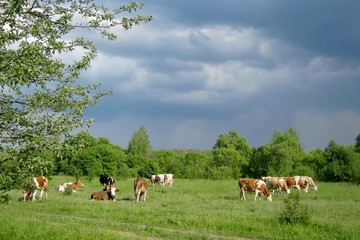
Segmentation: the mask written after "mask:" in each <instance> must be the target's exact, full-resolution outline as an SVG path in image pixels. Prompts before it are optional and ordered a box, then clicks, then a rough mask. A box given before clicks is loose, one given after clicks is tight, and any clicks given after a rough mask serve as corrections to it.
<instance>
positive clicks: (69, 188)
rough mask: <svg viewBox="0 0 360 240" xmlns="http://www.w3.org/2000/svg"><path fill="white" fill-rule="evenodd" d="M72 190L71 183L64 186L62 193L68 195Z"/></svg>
mask: <svg viewBox="0 0 360 240" xmlns="http://www.w3.org/2000/svg"><path fill="white" fill-rule="evenodd" d="M72 192H73V191H72V188H71V185H69V186H67V187H66V188H65V191H64V195H70V194H72Z"/></svg>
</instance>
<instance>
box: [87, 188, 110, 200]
mask: <svg viewBox="0 0 360 240" xmlns="http://www.w3.org/2000/svg"><path fill="white" fill-rule="evenodd" d="M115 192H116V188H115V187H114V186H111V187H109V189H108V190H107V191H101V192H94V193H93V194H91V196H90V198H91V199H92V200H103V201H105V200H112V201H116V200H115Z"/></svg>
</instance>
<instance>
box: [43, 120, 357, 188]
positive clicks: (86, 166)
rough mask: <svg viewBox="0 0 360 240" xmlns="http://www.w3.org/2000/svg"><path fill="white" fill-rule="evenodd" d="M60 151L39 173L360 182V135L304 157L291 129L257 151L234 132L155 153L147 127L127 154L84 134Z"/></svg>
mask: <svg viewBox="0 0 360 240" xmlns="http://www.w3.org/2000/svg"><path fill="white" fill-rule="evenodd" d="M68 149H69V150H68ZM73 149H78V151H74V150H73ZM60 152H61V155H58V156H54V155H53V154H52V153H51V152H47V151H44V152H42V156H37V157H39V158H46V159H52V161H49V162H47V163H46V166H42V167H41V166H38V169H39V170H43V172H39V173H38V174H47V175H57V174H58V175H61V174H65V175H71V176H76V177H83V176H86V177H88V178H89V179H92V178H96V177H97V176H98V175H99V174H101V173H106V174H108V175H112V176H117V177H119V178H129V177H136V176H143V177H145V176H146V175H147V174H158V173H173V174H174V175H175V177H176V178H186V179H213V180H222V179H237V178H239V177H251V178H260V177H261V176H294V175H305V176H311V177H313V178H314V179H316V180H321V181H337V182H338V181H346V182H355V183H360V134H359V135H358V137H357V138H356V139H355V142H354V144H353V145H350V146H344V145H339V144H337V143H336V142H335V141H334V140H331V141H330V142H329V144H328V146H327V147H326V148H325V149H320V148H317V149H313V150H311V151H309V152H306V151H304V149H303V148H302V146H301V144H300V143H299V137H298V134H297V132H296V130H295V129H294V128H293V127H291V128H289V130H288V131H286V132H284V133H283V132H280V131H278V130H275V132H274V134H273V136H272V139H271V140H270V141H269V142H268V143H266V144H264V145H262V146H260V147H258V148H252V147H251V146H250V145H249V144H248V142H247V140H246V138H245V137H242V136H240V135H239V133H238V132H237V131H235V130H231V131H229V132H228V133H222V134H220V135H219V137H218V138H217V139H216V142H215V145H214V146H213V148H212V149H211V150H207V151H200V150H196V149H169V150H167V149H163V150H157V151H156V150H153V149H152V147H151V144H150V141H149V136H148V134H147V131H146V129H145V127H144V126H141V127H140V128H139V130H138V131H136V132H135V133H134V134H133V137H132V139H131V140H130V141H129V145H128V149H123V148H121V147H120V146H118V145H115V144H112V143H111V142H110V141H109V140H108V139H107V138H105V137H99V138H94V137H92V136H91V135H90V134H89V133H88V132H85V131H84V132H80V133H78V134H76V135H74V136H72V137H71V138H70V139H69V140H67V141H66V142H64V143H63V145H62V149H61V151H60Z"/></svg>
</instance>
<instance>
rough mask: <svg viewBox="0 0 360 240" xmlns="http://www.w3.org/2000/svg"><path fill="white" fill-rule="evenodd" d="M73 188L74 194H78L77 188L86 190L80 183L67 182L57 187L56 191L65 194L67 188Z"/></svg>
mask: <svg viewBox="0 0 360 240" xmlns="http://www.w3.org/2000/svg"><path fill="white" fill-rule="evenodd" d="M69 186H71V189H72V191H73V192H76V189H77V188H84V184H82V183H81V182H80V181H76V182H66V183H63V184H60V185H59V186H56V187H55V190H56V191H59V192H65V188H67V187H69Z"/></svg>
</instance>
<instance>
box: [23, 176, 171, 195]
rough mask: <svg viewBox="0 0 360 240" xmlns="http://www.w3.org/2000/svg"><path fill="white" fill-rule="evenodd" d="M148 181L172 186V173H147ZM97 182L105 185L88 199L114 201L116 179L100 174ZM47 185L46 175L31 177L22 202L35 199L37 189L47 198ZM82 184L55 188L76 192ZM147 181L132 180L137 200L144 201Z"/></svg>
mask: <svg viewBox="0 0 360 240" xmlns="http://www.w3.org/2000/svg"><path fill="white" fill-rule="evenodd" d="M147 177H148V178H149V182H150V183H152V184H153V186H154V185H155V183H158V184H159V185H161V186H163V187H164V186H165V185H169V186H172V185H173V183H174V175H173V174H158V175H150V174H149V175H148V176H147ZM99 182H100V183H101V184H102V185H103V186H105V187H104V189H103V190H102V191H100V192H94V193H93V194H91V196H90V199H92V200H112V201H115V192H116V181H115V178H113V177H110V176H108V175H107V174H101V175H100V176H99ZM48 187H49V181H48V179H47V178H46V177H44V176H40V177H34V178H33V179H31V181H30V183H29V186H28V188H27V189H26V191H25V192H24V195H23V197H24V202H25V201H27V200H29V199H30V198H31V199H32V201H34V200H35V197H36V193H37V191H38V190H39V191H40V196H39V200H40V199H41V198H42V195H43V193H44V192H45V198H46V199H47V198H48ZM83 187H84V184H82V183H81V182H80V181H76V182H66V183H63V184H60V185H59V186H56V187H55V190H57V191H59V192H65V190H66V189H67V188H69V189H71V190H70V191H72V192H76V189H77V188H83ZM147 187H148V185H147V182H146V180H145V179H144V178H141V177H139V178H137V179H135V180H134V193H135V199H136V201H137V202H138V201H139V200H140V198H141V196H143V200H144V201H146V193H147Z"/></svg>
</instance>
